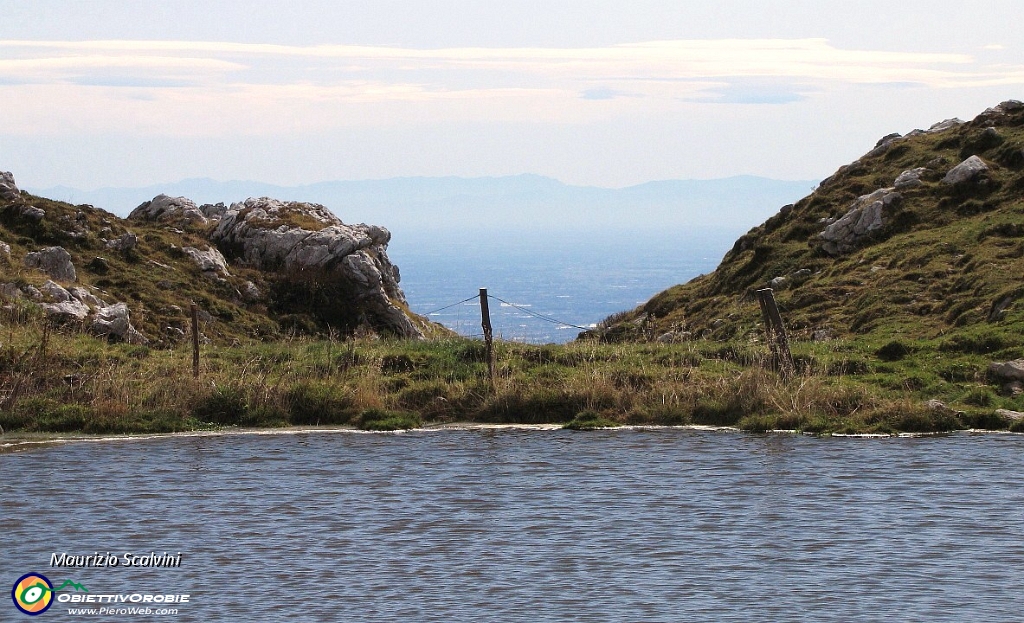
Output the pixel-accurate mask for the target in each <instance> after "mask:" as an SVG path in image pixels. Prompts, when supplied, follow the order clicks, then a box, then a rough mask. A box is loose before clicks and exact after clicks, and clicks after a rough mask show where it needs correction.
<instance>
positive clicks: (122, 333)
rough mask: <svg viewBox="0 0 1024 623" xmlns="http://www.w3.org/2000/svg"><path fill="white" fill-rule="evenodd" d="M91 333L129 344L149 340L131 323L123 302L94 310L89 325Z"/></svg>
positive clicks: (142, 342)
mask: <svg viewBox="0 0 1024 623" xmlns="http://www.w3.org/2000/svg"><path fill="white" fill-rule="evenodd" d="M90 328H91V330H92V333H93V335H96V336H98V337H106V338H107V339H114V340H120V341H124V342H128V343H129V344H145V343H147V342H149V340H147V339H146V338H145V336H143V335H142V334H141V333H139V331H138V330H136V329H135V327H133V326H132V323H131V314H130V313H129V311H128V306H127V305H125V304H124V303H115V304H114V305H108V306H107V307H103V308H100V309H98V310H96V315H95V316H94V317H93V319H92V326H91V327H90Z"/></svg>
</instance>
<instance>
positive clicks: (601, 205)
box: [26, 175, 816, 231]
mask: <svg viewBox="0 0 1024 623" xmlns="http://www.w3.org/2000/svg"><path fill="white" fill-rule="evenodd" d="M815 183H816V182H814V181H809V180H801V181H782V180H773V179H767V178H762V177H754V176H738V177H730V178H723V179H714V180H665V181H656V182H648V183H646V184H640V185H637V186H630V187H627V188H618V189H612V188H598V187H592V186H570V185H567V184H563V183H562V182H559V181H558V180H555V179H551V178H547V177H542V176H539V175H516V176H508V177H479V178H461V177H402V178H391V179H384V180H363V181H334V182H319V183H316V184H309V185H305V186H275V185H272V184H263V183H260V182H245V181H229V182H219V181H216V180H212V179H207V178H199V179H187V180H182V181H179V182H171V183H167V184H158V185H153V186H146V187H141V188H100V189H97V190H80V189H76V188H68V187H65V186H55V187H52V188H26V190H28V191H29V192H31V193H33V194H35V195H40V196H43V197H48V198H51V199H56V200H60V201H67V202H69V203H73V204H90V205H93V206H96V207H98V208H103V209H106V210H108V211H110V212H113V213H115V214H118V215H121V216H124V215H127V214H128V213H129V212H130V211H131V210H132V209H133V208H135V207H136V206H138V205H139V204H140V203H142V202H144V201H148V200H150V199H152V198H153V197H154V196H156V195H158V194H161V193H163V194H167V195H172V196H185V197H188V198H190V199H192V200H193V201H195V202H196V203H198V204H203V203H218V202H223V203H225V204H230V203H233V202H236V201H241V200H243V199H245V198H247V197H259V196H268V197H274V198H277V199H285V200H295V201H307V202H314V203H320V204H323V205H325V206H327V207H328V208H330V209H331V211H333V212H334V213H335V214H337V215H338V216H339V217H340V218H341V219H342V220H344V221H345V222H350V223H356V222H366V223H374V224H378V225H383V226H385V227H388V228H390V229H392V230H393V231H412V230H419V231H424V230H428V231H438V230H446V229H460V230H461V229H493V228H502V229H525V228H529V229H537V228H547V229H559V230H562V229H574V230H592V229H601V230H607V229H608V228H616V229H622V230H644V229H650V228H652V227H656V228H664V227H680V228H705V227H716V228H722V227H726V228H730V229H733V228H734V229H736V230H742V231H745V230H746V228H748V227H752V226H754V225H756V224H758V223H760V222H762V221H764V220H765V219H766V218H767V217H769V216H771V215H772V214H775V213H776V212H777V211H778V210H779V208H780V207H781V206H783V205H785V204H788V203H793V202H795V201H796V200H798V199H800V198H801V197H803V196H805V195H807V194H808V193H809V192H810V191H811V189H812V188H813V187H814V186H815Z"/></svg>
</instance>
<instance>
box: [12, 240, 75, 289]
mask: <svg viewBox="0 0 1024 623" xmlns="http://www.w3.org/2000/svg"><path fill="white" fill-rule="evenodd" d="M25 266H27V267H29V268H38V269H39V270H41V271H43V272H44V273H46V274H47V275H49V276H50V278H51V279H55V280H57V281H64V282H70V281H75V280H76V279H78V274H77V273H76V272H75V265H74V264H72V263H71V254H70V253H68V252H67V251H66V250H65V249H64V248H63V247H46V248H45V249H43V250H41V251H35V252H34V253H29V254H28V255H26V256H25Z"/></svg>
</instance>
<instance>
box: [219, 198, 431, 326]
mask: <svg viewBox="0 0 1024 623" xmlns="http://www.w3.org/2000/svg"><path fill="white" fill-rule="evenodd" d="M210 238H211V240H213V241H214V242H215V243H217V245H218V246H219V247H220V248H221V249H222V250H224V251H225V252H226V253H228V255H229V257H232V258H237V260H238V261H241V262H242V263H244V264H246V265H249V266H252V267H255V268H260V269H262V270H265V271H279V272H281V273H284V274H289V275H297V274H302V273H305V272H309V273H314V272H323V273H327V274H331V275H334V276H335V277H337V278H339V279H341V280H342V281H344V282H345V283H346V284H347V285H348V286H350V290H351V292H352V297H353V298H354V299H355V301H353V302H355V303H357V305H358V306H359V307H361V308H362V309H363V310H364V312H365V315H366V316H367V321H368V322H369V324H370V325H372V326H374V327H377V328H381V329H383V330H384V331H385V332H388V333H393V334H396V335H399V336H402V337H422V333H421V332H420V331H419V329H417V328H416V326H415V325H414V324H413V323H412V321H411V320H410V319H409V316H408V315H407V314H406V312H404V311H403V310H402V307H403V306H405V304H406V301H405V294H404V293H403V292H402V290H401V288H400V287H399V285H398V282H399V279H400V276H399V272H398V268H397V267H396V266H394V265H393V264H392V263H391V260H390V259H389V258H388V256H387V245H388V242H389V241H390V240H391V233H390V232H389V231H388V230H387V229H384V228H383V227H378V226H375V225H365V224H359V225H346V224H345V223H343V222H342V221H341V220H340V219H339V218H337V217H336V216H334V215H333V214H332V213H331V212H330V211H329V210H327V208H325V207H323V206H320V205H317V204H309V203H299V202H284V201H278V200H276V199H269V198H266V197H264V198H260V199H247V200H246V201H244V202H242V203H236V204H233V205H232V206H231V207H230V208H229V209H228V210H227V212H225V214H224V216H223V218H221V220H220V222H219V223H218V224H217V227H216V228H215V229H214V230H213V232H212V233H211V234H210Z"/></svg>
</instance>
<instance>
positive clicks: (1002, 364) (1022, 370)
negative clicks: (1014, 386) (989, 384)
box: [988, 359, 1024, 381]
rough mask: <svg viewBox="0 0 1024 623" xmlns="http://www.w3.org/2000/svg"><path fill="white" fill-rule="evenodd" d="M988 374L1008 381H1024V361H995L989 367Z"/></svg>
mask: <svg viewBox="0 0 1024 623" xmlns="http://www.w3.org/2000/svg"><path fill="white" fill-rule="evenodd" d="M988 373H989V374H990V375H992V376H995V377H997V378H1001V379H1005V380H1008V381H1024V359H1014V360H1013V361H993V362H992V363H991V364H989V366H988Z"/></svg>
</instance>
